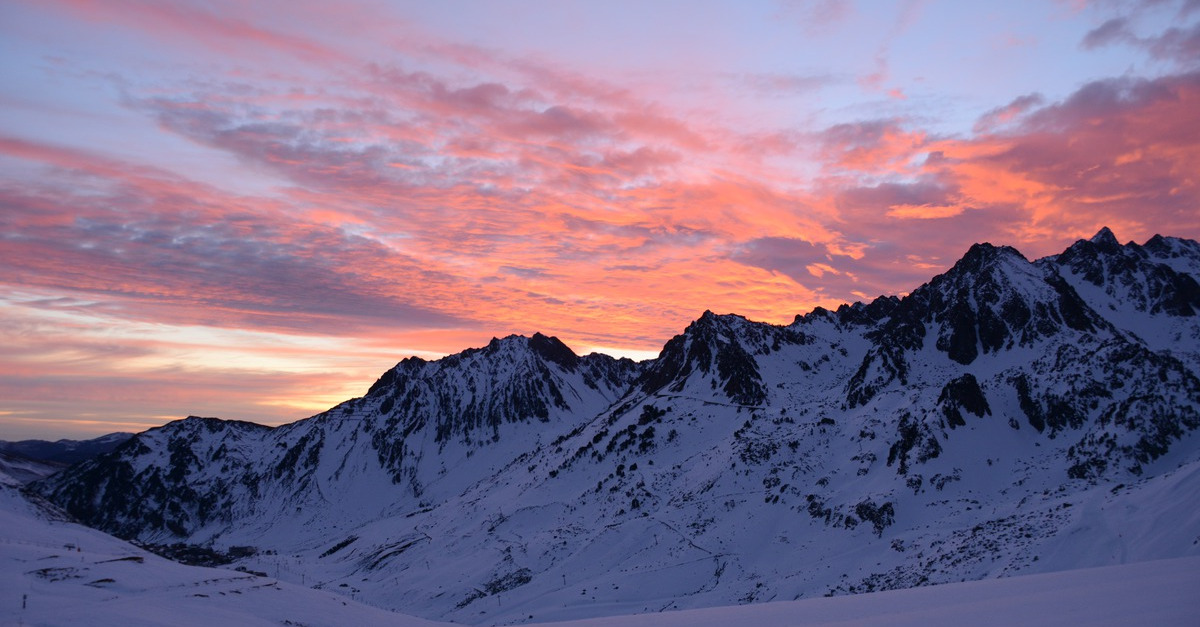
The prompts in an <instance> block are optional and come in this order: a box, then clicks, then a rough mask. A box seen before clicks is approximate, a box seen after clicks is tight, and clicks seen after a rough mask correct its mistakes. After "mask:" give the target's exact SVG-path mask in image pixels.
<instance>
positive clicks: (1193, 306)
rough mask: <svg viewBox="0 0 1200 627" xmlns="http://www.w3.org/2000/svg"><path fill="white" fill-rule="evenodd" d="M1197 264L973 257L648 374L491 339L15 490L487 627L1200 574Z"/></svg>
mask: <svg viewBox="0 0 1200 627" xmlns="http://www.w3.org/2000/svg"><path fill="white" fill-rule="evenodd" d="M1198 279H1200V244H1197V242H1195V241H1192V240H1187V239H1181V238H1173V237H1162V236H1155V237H1153V238H1151V239H1150V240H1149V241H1147V242H1145V243H1144V244H1141V245H1139V244H1136V243H1132V242H1131V243H1127V244H1124V245H1122V244H1120V243H1119V242H1118V241H1117V239H1116V238H1115V237H1114V235H1113V234H1112V233H1111V231H1109V230H1108V229H1103V230H1101V231H1100V232H1099V233H1097V234H1096V236H1095V237H1093V238H1091V239H1090V240H1080V241H1078V242H1076V243H1075V244H1073V245H1072V246H1070V247H1069V248H1067V249H1066V250H1065V251H1063V252H1062V253H1060V254H1058V255H1054V256H1050V257H1045V258H1041V259H1037V260H1034V261H1030V260H1028V259H1026V258H1025V257H1024V256H1023V255H1022V254H1021V253H1020V252H1018V251H1017V250H1015V249H1013V248H1010V247H1006V246H992V245H990V244H977V245H975V246H972V247H971V248H970V250H968V251H967V253H966V254H965V255H964V256H963V258H962V259H961V260H959V261H958V262H957V263H956V264H955V265H954V266H953V267H952V268H950V269H949V270H948V271H947V272H945V273H944V274H941V275H938V276H936V277H934V278H933V279H932V280H930V281H929V282H928V283H926V284H924V285H921V286H920V287H918V288H916V289H914V290H913V291H912V292H910V293H908V294H907V295H904V296H885V297H880V298H877V299H876V300H874V301H872V302H869V303H855V304H853V305H843V306H841V307H839V308H838V309H837V310H833V311H831V310H827V309H822V308H818V309H816V310H814V311H812V312H810V313H808V314H805V315H799V316H796V318H795V319H794V321H793V322H791V323H790V324H787V325H772V324H766V323H761V322H754V321H750V320H747V319H745V318H743V317H741V316H737V315H716V314H713V313H712V312H705V313H704V314H703V315H702V316H700V317H699V318H698V319H697V320H695V321H694V322H692V323H691V324H690V325H689V326H688V327H687V328H686V329H685V330H684V331H683V332H682V333H681V334H679V335H677V336H675V337H674V338H672V339H671V340H670V341H668V342H667V343H666V345H665V346H664V347H663V349H662V351H661V353H660V354H659V356H658V357H657V358H655V359H652V360H647V361H643V362H633V361H631V360H628V359H614V358H611V357H608V356H605V355H599V354H591V355H584V356H578V355H576V354H575V353H574V352H573V351H571V349H570V348H568V347H567V346H566V345H564V344H563V343H562V342H560V341H559V340H557V339H556V338H554V337H548V336H545V335H542V334H534V335H533V336H531V337H521V336H509V337H506V338H502V339H494V340H493V341H492V342H491V343H489V344H488V345H487V346H486V347H483V348H476V349H469V350H466V351H463V352H461V353H458V354H455V355H451V356H448V357H445V358H442V359H438V360H436V361H426V360H422V359H419V358H415V357H414V358H408V359H405V360H403V361H401V362H400V363H399V364H397V365H396V366H395V367H394V368H392V369H391V370H388V371H387V372H385V373H384V374H383V375H382V376H381V377H380V378H379V379H378V380H377V381H376V382H375V383H374V384H373V385H371V386H370V388H369V389H368V390H367V392H366V394H365V395H364V396H362V397H360V398H356V399H351V400H348V401H346V402H344V403H341V404H339V405H337V406H335V407H333V408H332V409H330V410H328V411H326V412H324V413H321V414H318V415H316V416H313V417H311V418H308V419H305V420H301V421H298V422H294V423H291V424H287V425H283V426H280V427H274V428H271V427H265V426H261V425H256V424H252V423H246V422H237V421H226V420H219V419H215V418H198V417H191V418H187V419H185V420H181V421H177V422H173V423H170V424H167V425H165V426H163V427H159V428H155V429H151V430H149V431H146V432H144V433H140V434H137V435H135V436H133V437H132V438H130V439H128V440H127V441H125V442H124V443H122V444H121V445H120V446H118V447H117V448H116V449H115V450H113V451H112V452H110V453H107V454H103V455H100V456H98V457H95V458H93V459H90V460H88V461H85V462H82V463H80V464H77V465H75V466H73V467H71V468H70V469H68V470H65V471H63V472H60V473H57V474H55V475H53V476H51V477H49V478H48V479H45V480H42V481H40V482H36V483H34V484H31V486H30V487H29V488H28V491H29V492H30V493H31V494H35V495H37V496H39V497H43V498H45V499H48V500H49V501H52V502H53V503H56V504H57V505H58V506H60V507H62V508H63V509H64V510H65V511H66V512H68V513H69V514H70V515H72V516H73V517H75V518H76V519H78V520H80V521H82V522H84V523H86V524H87V525H90V526H92V527H95V528H98V529H101V530H103V531H106V532H109V533H111V534H114V535H116V536H118V537H121V538H125V539H129V540H133V541H135V542H137V543H139V544H141V545H143V546H146V547H149V548H152V549H154V550H156V551H159V552H162V553H165V554H169V555H172V556H174V557H176V558H179V559H184V560H190V561H193V562H198V563H205V564H227V565H229V566H230V567H235V566H236V567H237V568H240V569H243V570H245V571H249V572H260V573H263V574H267V575H270V576H271V577H275V578H278V579H282V580H285V581H293V582H297V583H303V584H305V585H308V586H311V587H316V588H320V589H324V590H329V591H334V592H340V593H343V594H345V595H347V596H350V597H352V598H354V599H356V600H358V601H362V602H365V603H368V604H370V605H375V606H379V607H384V608H388V609H395V610H400V611H403V612H405V613H408V614H414V615H417V616H421V617H424V618H429V619H435V620H449V621H455V622H460V623H468V624H479V623H488V624H500V623H504V624H511V623H521V622H533V621H546V620H567V619H574V618H587V617H596V616H605V615H613V614H630V613H641V612H657V611H662V610H669V609H687V608H700V607H711V606H718V605H731V604H746V603H755V602H765V601H782V600H794V599H802V598H811V597H820V596H831V595H841V594H851V593H859V592H869V591H878V590H890V589H899V588H909V587H914V586H923V585H928V584H936V583H948V582H957V581H964V580H977V579H986V578H994V577H1000V576H1007V575H1015V574H1028V573H1039V572H1048V571H1058V570H1068V569H1076V568H1084V567H1090V566H1102V565H1108V564H1119V563H1126V562H1136V561H1145V560H1150V559H1160V558H1174V557H1183V556H1194V555H1200V510H1198V509H1197V508H1196V507H1195V503H1197V502H1200V499H1198V497H1200V438H1198V436H1197V433H1196V427H1197V426H1200V283H1198Z"/></svg>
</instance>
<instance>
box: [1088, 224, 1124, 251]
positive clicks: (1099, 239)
mask: <svg viewBox="0 0 1200 627" xmlns="http://www.w3.org/2000/svg"><path fill="white" fill-rule="evenodd" d="M1088 241H1090V242H1091V243H1093V244H1095V245H1096V246H1099V247H1101V248H1105V249H1109V250H1112V249H1114V248H1117V247H1120V245H1121V243H1120V242H1118V241H1117V236H1116V235H1113V232H1112V230H1111V229H1109V228H1108V227H1107V226H1104V227H1100V230H1099V231H1097V232H1096V234H1095V235H1093V236H1092V239H1090V240H1088Z"/></svg>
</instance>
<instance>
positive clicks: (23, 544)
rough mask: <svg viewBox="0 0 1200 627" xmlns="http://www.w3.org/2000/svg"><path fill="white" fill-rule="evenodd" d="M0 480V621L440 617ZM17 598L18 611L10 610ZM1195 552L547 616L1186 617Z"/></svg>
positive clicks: (924, 621) (1030, 620) (896, 620)
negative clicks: (107, 528)
mask: <svg viewBox="0 0 1200 627" xmlns="http://www.w3.org/2000/svg"><path fill="white" fill-rule="evenodd" d="M52 518H53V516H52V515H49V514H48V513H47V512H45V511H42V510H40V509H39V508H37V507H35V506H33V505H31V504H30V503H28V502H27V501H26V500H25V499H24V498H23V497H21V496H20V495H19V494H18V493H17V492H16V490H14V489H13V488H11V487H7V486H4V487H0V624H3V625H83V624H86V625H97V626H103V625H121V626H127V625H128V626H136V625H180V626H184V625H214V624H224V625H281V624H282V625H289V624H290V625H308V626H317V625H399V626H420V625H447V624H448V623H434V622H430V621H426V620H422V619H419V618H413V617H410V616H404V615H401V614H396V613H392V612H387V611H384V610H380V609H376V608H373V607H369V606H366V605H363V604H360V603H357V602H354V601H353V600H350V599H347V598H345V597H342V596H339V595H337V594H333V593H329V592H323V591H319V590H313V589H310V588H305V587H303V586H297V585H294V584H288V583H284V582H280V581H277V580H275V579H272V578H270V577H258V576H254V575H250V574H245V573H240V572H236V571H230V570H224V569H217V568H199V567H192V566H184V565H181V564H177V563H175V562H171V561H168V560H165V559H162V558H160V557H158V556H155V555H152V554H150V553H147V552H145V551H142V550H141V549H138V548H137V547H135V546H133V545H130V544H128V543H126V542H123V541H121V540H118V539H116V538H113V537H111V536H108V535H106V534H104V533H101V532H99V531H96V530H94V529H88V528H86V527H82V526H80V525H76V524H73V523H68V522H63V521H60V520H53V519H52ZM23 599H24V602H25V603H26V608H25V609H22V607H21V604H22V601H23ZM1198 616H1200V557H1187V558H1179V559H1171V560H1161V561H1153V562H1141V563H1136V564H1125V565H1121V566H1108V567H1103V568H1092V569H1082V570H1073V571H1065V572H1058V573H1047V574H1041V575H1030V576H1025V577H1012V578H1007V579H994V580H987V581H973V582H966V583H957V584H946V585H941V586H931V587H925V588H913V589H908V590H895V591H890V592H879V593H874V594H861V595H856V596H843V597H832V598H818V599H809V600H804V601H790V602H783V603H765V604H758V605H744V606H735V607H716V608H709V609H702V610H687V611H680V612H667V613H662V614H641V615H635V616H612V617H603V618H592V619H586V620H581V621H571V622H564V623H552V624H553V625H563V626H564V627H565V626H572V627H588V626H596V627H600V626H606V627H642V626H659V627H674V626H688V627H703V626H706V625H712V626H718V625H720V626H724V625H842V624H854V625H923V626H930V625H934V626H936V625H963V624H971V625H1079V624H1086V625H1089V626H1090V627H1096V626H1102V625H1159V626H1171V625H1189V626H1190V625H1195V624H1196V620H1197V617H1198Z"/></svg>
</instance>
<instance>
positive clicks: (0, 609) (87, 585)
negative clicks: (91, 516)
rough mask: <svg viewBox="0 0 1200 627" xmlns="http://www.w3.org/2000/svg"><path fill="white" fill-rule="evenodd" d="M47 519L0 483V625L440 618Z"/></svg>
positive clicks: (411, 626)
mask: <svg viewBox="0 0 1200 627" xmlns="http://www.w3.org/2000/svg"><path fill="white" fill-rule="evenodd" d="M53 518H54V515H53V514H52V513H50V512H48V511H43V510H41V509H40V508H38V507H36V506H34V505H31V504H30V503H29V502H27V501H26V500H25V499H24V498H23V497H22V496H21V495H20V494H19V493H18V492H17V491H16V490H15V489H14V488H12V487H10V486H0V625H5V626H8V625H64V626H65V625H71V626H74V625H95V626H107V625H113V626H116V625H119V626H122V627H125V626H129V627H134V626H141V625H177V626H181V627H182V626H190V625H196V626H197V627H199V626H211V625H228V626H230V627H232V626H235V625H236V626H242V625H306V626H309V627H317V626H323V625H329V626H334V625H395V626H400V627H419V626H423V625H437V624H440V623H432V622H430V621H426V620H423V619H420V618H414V617H410V616H404V615H401V614H396V613H393V612H388V611H386V610H381V609H378V608H374V607H370V606H367V605H363V604H361V603H357V602H355V601H353V600H351V599H348V598H346V597H343V596H341V595H338V594H334V593H332V592H323V591H319V590H313V589H311V588H305V587H303V586H298V585H295V584H289V583H284V582H281V581H277V580H275V579H271V578H269V577H257V576H255V575H251V574H247V573H241V572H237V571H233V570H224V569H219V568H199V567H193V566H184V565H182V564H178V563H175V562H172V561H169V560H166V559H163V558H161V557H158V556H157V555H153V554H151V553H148V552H146V551H143V550H142V549H139V548H137V547H136V546H133V545H131V544H129V543H127V542H124V541H122V540H118V539H117V538H114V537H112V536H109V535H107V534H104V533H102V532H100V531H96V530H94V529H89V528H87V527H83V526H81V525H77V524H74V523H69V522H63V521H61V520H53ZM22 603H24V604H25V609H22Z"/></svg>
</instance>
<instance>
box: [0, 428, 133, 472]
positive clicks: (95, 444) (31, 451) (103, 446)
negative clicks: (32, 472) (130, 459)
mask: <svg viewBox="0 0 1200 627" xmlns="http://www.w3.org/2000/svg"><path fill="white" fill-rule="evenodd" d="M132 437H133V434H132V433H110V434H108V435H102V436H100V437H98V438H94V439H91V440H58V441H55V442H50V441H47V440H20V441H17V442H7V441H4V440H0V452H4V453H11V454H14V455H20V456H21V457H25V458H28V459H32V460H34V461H40V462H52V463H56V464H66V465H67V466H70V465H71V464H78V463H79V462H81V461H84V460H87V459H91V458H93V457H95V456H97V455H103V454H104V453H108V452H110V451H112V450H113V449H115V448H117V447H118V446H120V445H122V444H124V443H125V441H126V440H128V439H129V438H132Z"/></svg>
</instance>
